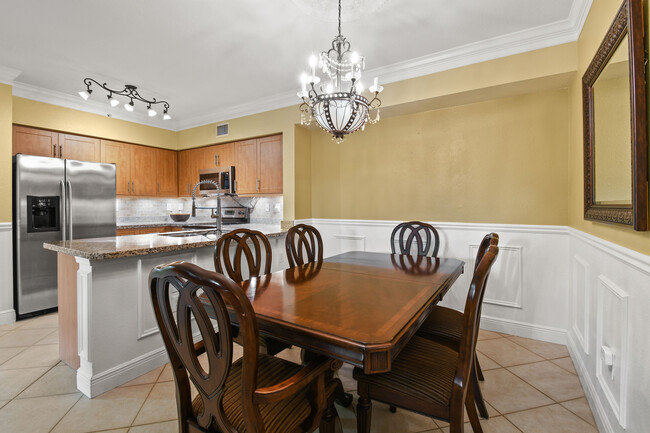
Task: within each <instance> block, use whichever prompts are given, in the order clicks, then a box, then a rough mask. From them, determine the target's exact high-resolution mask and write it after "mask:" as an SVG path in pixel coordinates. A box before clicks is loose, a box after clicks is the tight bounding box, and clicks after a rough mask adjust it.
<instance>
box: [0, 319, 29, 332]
mask: <svg viewBox="0 0 650 433" xmlns="http://www.w3.org/2000/svg"><path fill="white" fill-rule="evenodd" d="M24 324H25V322H24V321H20V322H14V323H12V324H11V325H0V331H2V332H5V331H15V330H16V329H19V328H20V327H21V326H23V325H24Z"/></svg>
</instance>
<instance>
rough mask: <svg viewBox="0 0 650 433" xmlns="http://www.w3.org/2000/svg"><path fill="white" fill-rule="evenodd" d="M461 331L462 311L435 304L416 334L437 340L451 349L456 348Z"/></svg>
mask: <svg viewBox="0 0 650 433" xmlns="http://www.w3.org/2000/svg"><path fill="white" fill-rule="evenodd" d="M462 333H463V313H462V312H460V311H456V310H452V309H451V308H446V307H441V306H440V305H436V306H435V307H434V308H433V311H431V314H429V317H427V318H426V320H425V321H424V323H422V325H421V326H420V328H419V329H418V332H417V333H416V335H419V336H420V337H424V338H428V339H430V340H437V341H439V342H441V343H443V344H445V345H446V346H449V347H451V348H452V349H458V345H459V344H460V339H461V336H462Z"/></svg>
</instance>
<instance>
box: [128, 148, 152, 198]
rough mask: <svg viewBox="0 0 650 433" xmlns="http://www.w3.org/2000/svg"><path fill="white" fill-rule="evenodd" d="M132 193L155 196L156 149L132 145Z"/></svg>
mask: <svg viewBox="0 0 650 433" xmlns="http://www.w3.org/2000/svg"><path fill="white" fill-rule="evenodd" d="M130 147H131V195H136V196H149V197H150V196H154V195H156V193H157V191H158V185H157V183H156V149H154V148H151V147H146V146H135V145H131V146H130Z"/></svg>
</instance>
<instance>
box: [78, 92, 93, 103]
mask: <svg viewBox="0 0 650 433" xmlns="http://www.w3.org/2000/svg"><path fill="white" fill-rule="evenodd" d="M91 93H93V91H92V90H90V89H88V90H82V91H81V92H79V96H81V97H82V98H83V99H84V101H87V100H88V98H90V94H91Z"/></svg>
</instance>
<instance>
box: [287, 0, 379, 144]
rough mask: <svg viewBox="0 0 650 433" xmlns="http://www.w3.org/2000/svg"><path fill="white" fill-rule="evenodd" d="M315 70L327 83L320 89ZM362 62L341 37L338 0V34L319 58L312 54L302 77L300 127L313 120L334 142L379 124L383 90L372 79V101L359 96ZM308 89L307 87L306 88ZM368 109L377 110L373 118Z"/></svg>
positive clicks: (376, 81) (363, 61)
mask: <svg viewBox="0 0 650 433" xmlns="http://www.w3.org/2000/svg"><path fill="white" fill-rule="evenodd" d="M316 67H318V68H319V69H320V70H321V71H322V72H323V73H324V74H325V75H326V79H327V78H329V82H328V83H327V85H326V86H325V88H323V85H322V84H321V85H320V86H319V90H320V93H319V92H318V91H317V90H316V85H317V84H318V83H320V81H321V80H320V77H319V76H318V75H316ZM365 67H366V65H365V59H364V58H363V57H362V56H361V55H359V53H357V52H355V51H350V42H348V41H347V40H346V39H345V38H344V37H343V35H342V34H341V0H339V34H338V36H336V37H335V38H334V40H333V41H332V48H330V49H329V50H328V51H323V52H322V53H320V56H319V57H316V56H315V55H312V56H311V57H310V58H309V68H310V73H309V74H303V75H302V78H301V81H302V89H301V90H300V92H298V97H299V98H302V100H303V103H302V104H300V111H301V115H300V124H302V125H309V124H311V121H312V119H313V118H315V119H316V122H317V123H318V126H320V127H321V128H323V129H324V130H325V131H327V132H329V133H331V134H332V135H333V137H332V139H333V140H336V142H337V143H340V142H341V141H343V138H344V137H345V136H346V135H347V134H351V133H353V132H354V131H357V130H358V129H364V128H365V126H366V124H367V123H368V122H370V123H376V122H378V121H379V107H380V106H381V100H380V99H379V93H381V91H382V90H384V88H383V87H382V86H380V85H379V80H378V79H377V78H375V80H374V83H373V85H372V86H370V87H369V88H368V90H369V91H370V93H371V94H373V95H374V96H373V98H372V100H370V101H368V99H367V98H366V97H364V96H362V95H361V92H362V91H363V89H364V88H363V85H362V84H361V82H360V81H359V80H360V79H361V71H363V70H364V69H365ZM308 86H309V87H308ZM370 110H376V115H375V118H374V119H371V118H370Z"/></svg>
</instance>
